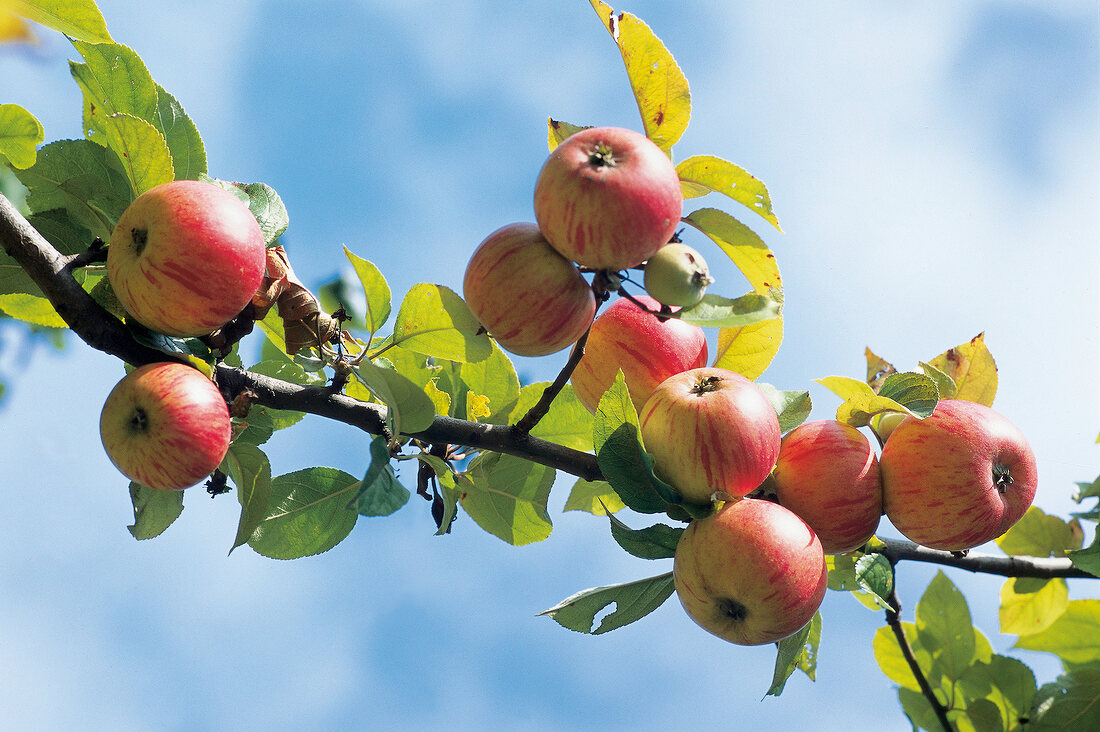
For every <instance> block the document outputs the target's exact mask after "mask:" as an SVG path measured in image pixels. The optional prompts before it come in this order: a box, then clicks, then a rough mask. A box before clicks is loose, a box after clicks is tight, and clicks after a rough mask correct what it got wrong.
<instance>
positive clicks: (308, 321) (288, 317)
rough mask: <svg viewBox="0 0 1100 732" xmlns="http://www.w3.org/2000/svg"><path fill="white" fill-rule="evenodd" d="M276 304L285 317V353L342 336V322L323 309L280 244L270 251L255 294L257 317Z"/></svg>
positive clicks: (281, 315)
mask: <svg viewBox="0 0 1100 732" xmlns="http://www.w3.org/2000/svg"><path fill="white" fill-rule="evenodd" d="M272 305H276V306H277V307H278V309H279V317H281V318H282V319H283V330H284V334H285V337H286V352H287V353H289V354H290V355H294V354H295V353H297V352H298V351H300V350H301V349H303V348H320V347H321V346H322V345H323V344H325V343H329V342H331V341H332V340H333V339H334V338H336V337H337V336H338V335H340V323H339V321H337V320H336V319H335V318H333V317H332V316H330V315H329V314H328V313H326V312H325V311H324V310H323V309H322V308H321V303H320V301H319V300H318V299H317V296H316V295H314V294H313V293H312V292H310V291H309V288H307V287H306V286H305V285H304V284H302V281H301V280H299V279H298V276H297V275H296V274H294V268H293V267H291V266H290V260H289V259H288V258H287V255H286V250H284V249H283V247H281V246H277V247H270V248H268V250H267V274H266V276H265V277H264V280H263V282H262V283H261V285H260V289H259V290H257V292H256V294H255V295H253V296H252V307H253V308H254V309H255V311H256V319H257V320H259V319H262V318H263V317H264V316H265V315H266V314H267V312H268V311H269V310H270V309H271V306H272Z"/></svg>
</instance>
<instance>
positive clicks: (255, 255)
mask: <svg viewBox="0 0 1100 732" xmlns="http://www.w3.org/2000/svg"><path fill="white" fill-rule="evenodd" d="M265 261H266V247H265V244H264V236H263V232H261V231H260V225H259V224H258V223H257V222H256V218H255V217H254V216H253V215H252V212H251V211H249V210H248V206H246V205H245V204H244V203H242V202H241V201H240V199H238V198H237V197H236V196H234V195H233V194H232V193H230V192H229V191H227V190H225V189H223V188H220V187H219V186H216V185H214V184H213V183H205V182H202V181H194V180H177V181H173V182H171V183H164V184H162V185H159V186H156V187H155V188H151V189H149V190H148V191H145V192H144V193H142V194H141V195H140V196H138V197H137V198H136V199H134V201H133V202H132V203H131V204H130V205H129V206H127V207H126V210H125V211H123V212H122V216H120V217H119V219H118V223H117V224H116V225H115V228H114V231H113V232H112V234H111V245H110V246H109V247H108V248H107V276H108V278H109V280H110V282H111V286H112V287H113V288H114V291H115V294H116V295H117V296H118V299H119V300H120V301H121V302H122V305H123V307H124V308H126V311H127V312H128V313H130V315H132V316H133V317H134V319H135V320H137V321H138V322H139V323H141V324H142V325H144V326H145V327H146V328H149V329H150V330H153V331H156V332H157V333H163V334H165V335H171V336H185V337H189V336H200V335H205V334H207V333H210V332H211V331H214V330H217V329H218V328H220V327H221V326H223V325H225V324H226V323H227V322H229V321H230V320H232V319H233V318H234V317H236V316H237V315H238V314H239V313H240V312H241V310H242V309H244V307H245V305H247V304H248V303H249V301H250V300H251V299H252V295H253V294H254V293H255V292H256V290H257V289H258V288H259V286H260V282H261V280H262V279H263V276H264V264H265Z"/></svg>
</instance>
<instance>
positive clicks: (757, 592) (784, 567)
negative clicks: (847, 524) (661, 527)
mask: <svg viewBox="0 0 1100 732" xmlns="http://www.w3.org/2000/svg"><path fill="white" fill-rule="evenodd" d="M672 575H673V580H674V582H675V585H676V595H677V596H678V597H679V598H680V604H681V605H683V606H684V610H685V611H686V612H687V614H688V616H689V617H691V619H692V620H694V621H695V622H696V623H698V624H699V625H700V626H701V627H702V628H703V629H704V630H706V631H708V632H710V633H713V634H714V635H716V636H718V637H719V638H723V639H725V640H727V641H729V642H730V643H736V644H738V645H744V646H755V645H761V644H764V643H774V642H776V641H779V640H782V639H784V638H786V637H787V636H789V635H792V634H793V633H795V632H797V631H798V630H799V629H801V628H802V626H804V625H806V623H808V622H810V620H811V619H812V618H813V616H814V613H815V612H817V609H818V607H820V606H821V601H822V600H823V599H824V597H825V590H826V588H827V586H828V584H829V571H828V569H827V568H826V565H825V554H824V552H823V551H822V550H821V542H820V541H818V538H817V536H816V535H815V534H814V532H813V529H811V528H810V527H809V526H808V525H807V524H806V522H805V521H803V520H802V519H800V518H799V517H798V516H796V515H795V514H794V513H792V512H791V511H789V510H787V509H786V508H783V507H782V506H780V505H779V504H776V503H772V502H771V501H767V500H764V499H760V498H743V499H741V500H738V501H734V502H732V503H727V504H725V505H723V506H722V507H721V508H720V509H719V510H718V511H717V512H715V513H713V514H711V515H709V516H707V517H706V518H702V519H697V520H695V521H692V522H691V524H690V525H689V526H688V527H687V530H685V531H684V533H683V535H682V536H681V537H680V541H679V542H678V543H677V544H676V556H675V559H674V560H673V566H672Z"/></svg>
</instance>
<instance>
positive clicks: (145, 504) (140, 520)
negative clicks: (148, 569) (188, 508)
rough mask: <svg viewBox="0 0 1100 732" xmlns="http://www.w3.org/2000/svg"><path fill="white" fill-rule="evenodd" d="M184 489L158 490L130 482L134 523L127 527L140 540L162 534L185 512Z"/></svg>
mask: <svg viewBox="0 0 1100 732" xmlns="http://www.w3.org/2000/svg"><path fill="white" fill-rule="evenodd" d="M183 493H184V492H183V491H158V490H154V489H153V488H147V487H146V486H143V485H139V484H137V483H134V482H131V483H130V501H131V502H132V503H133V504H134V523H133V524H132V525H130V526H127V527H126V528H127V529H129V530H130V533H131V534H132V535H133V537H134V538H135V539H137V540H138V541H142V540H144V539H152V538H153V537H155V536H160V535H161V534H163V533H164V530H165V529H167V528H168V527H169V526H171V525H172V522H173V521H175V520H176V519H177V518H179V515H180V514H181V513H183Z"/></svg>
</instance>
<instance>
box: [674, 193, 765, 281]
mask: <svg viewBox="0 0 1100 732" xmlns="http://www.w3.org/2000/svg"><path fill="white" fill-rule="evenodd" d="M684 223H687V224H690V225H691V226H694V227H695V228H696V229H698V230H699V231H701V232H703V233H704V234H706V235H707V236H708V237H709V238H710V239H711V240H712V241H713V242H714V243H715V244H717V245H718V246H719V247H720V248H721V249H722V251H723V252H725V253H726V256H728V257H729V258H730V259H731V260H732V261H733V263H734V264H736V265H737V268H738V269H739V270H741V273H742V274H743V275H745V278H746V279H747V280H748V281H749V284H750V285H751V286H752V289H753V292H755V293H756V294H758V295H766V294H768V292H770V291H771V290H773V289H781V288H782V287H783V280H782V278H781V277H780V276H779V266H778V265H777V264H776V262H775V255H774V254H772V252H771V250H770V249H768V245H767V244H765V243H764V240H763V239H761V238H760V237H759V236H757V235H756V234H755V233H754V232H753V231H752V229H750V228H749V227H747V226H745V225H744V224H742V223H741V222H740V221H738V220H737V219H735V218H734V217H732V216H730V215H729V214H728V213H726V212H725V211H719V210H718V209H716V208H701V209H699V210H698V211H695V212H693V213H691V214H688V215H687V216H686V217H684Z"/></svg>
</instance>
